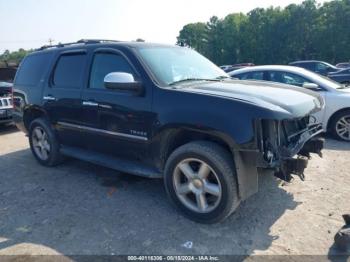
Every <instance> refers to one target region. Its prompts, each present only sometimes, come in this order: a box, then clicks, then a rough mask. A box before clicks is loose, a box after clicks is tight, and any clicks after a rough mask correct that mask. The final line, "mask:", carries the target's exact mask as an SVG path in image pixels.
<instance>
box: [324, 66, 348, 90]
mask: <svg viewBox="0 0 350 262" xmlns="http://www.w3.org/2000/svg"><path fill="white" fill-rule="evenodd" d="M327 76H328V77H329V78H330V79H332V80H334V81H337V82H339V83H341V84H344V85H346V86H348V85H350V68H346V69H341V70H339V71H336V72H332V73H329V74H328V75H327Z"/></svg>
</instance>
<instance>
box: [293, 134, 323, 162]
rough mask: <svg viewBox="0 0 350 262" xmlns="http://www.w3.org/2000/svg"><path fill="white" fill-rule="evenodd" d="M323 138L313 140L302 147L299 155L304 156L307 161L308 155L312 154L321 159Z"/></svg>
mask: <svg viewBox="0 0 350 262" xmlns="http://www.w3.org/2000/svg"><path fill="white" fill-rule="evenodd" d="M324 142H325V140H324V138H314V139H312V140H310V141H308V142H306V144H305V145H304V147H303V148H302V149H301V150H300V152H299V155H302V156H306V157H307V158H308V159H310V158H311V156H310V153H314V154H317V155H319V157H322V149H323V148H324Z"/></svg>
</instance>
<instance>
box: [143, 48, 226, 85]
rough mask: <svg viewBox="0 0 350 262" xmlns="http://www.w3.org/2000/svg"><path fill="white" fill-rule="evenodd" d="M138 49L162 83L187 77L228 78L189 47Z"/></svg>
mask: <svg viewBox="0 0 350 262" xmlns="http://www.w3.org/2000/svg"><path fill="white" fill-rule="evenodd" d="M138 51H139V54H140V55H141V58H142V59H143V60H144V62H145V63H146V64H147V66H148V67H149V69H150V70H151V72H152V73H153V75H154V76H155V78H156V79H157V80H158V82H160V83H161V84H162V85H171V84H175V83H177V82H179V81H183V80H188V79H192V80H200V79H203V80H215V79H221V78H229V76H228V75H227V74H226V73H225V72H224V71H223V70H222V69H220V68H219V67H218V66H216V65H214V64H213V63H212V62H210V61H209V60H208V59H207V58H205V57H204V56H202V55H200V54H199V53H197V52H196V51H194V50H192V49H190V48H184V47H146V48H145V47H142V48H139V49H138Z"/></svg>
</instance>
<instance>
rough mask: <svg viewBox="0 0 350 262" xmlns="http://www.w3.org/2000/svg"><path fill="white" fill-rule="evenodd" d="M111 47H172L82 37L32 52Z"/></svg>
mask: <svg viewBox="0 0 350 262" xmlns="http://www.w3.org/2000/svg"><path fill="white" fill-rule="evenodd" d="M86 46H89V47H96V46H98V47H111V46H127V47H152V46H163V47H174V46H173V45H166V44H156V43H146V42H137V41H129V42H128V41H117V40H103V39H102V40H101V39H82V40H79V41H77V42H72V43H63V44H58V45H49V46H42V47H41V48H39V49H37V50H35V52H33V53H32V54H35V53H38V52H45V51H49V52H50V51H57V50H72V49H81V48H82V47H86Z"/></svg>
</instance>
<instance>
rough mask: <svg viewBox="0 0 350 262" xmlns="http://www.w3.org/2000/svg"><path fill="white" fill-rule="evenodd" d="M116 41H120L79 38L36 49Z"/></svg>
mask: <svg viewBox="0 0 350 262" xmlns="http://www.w3.org/2000/svg"><path fill="white" fill-rule="evenodd" d="M108 42H112V43H118V42H120V41H117V40H107V39H80V40H78V41H77V42H71V43H59V44H57V45H44V46H42V47H40V48H38V49H36V51H41V50H45V49H50V48H60V47H66V46H71V45H88V44H99V43H108Z"/></svg>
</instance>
